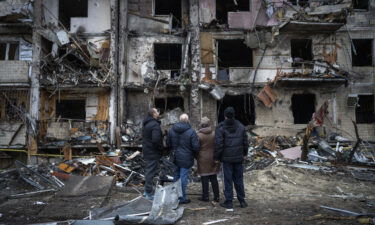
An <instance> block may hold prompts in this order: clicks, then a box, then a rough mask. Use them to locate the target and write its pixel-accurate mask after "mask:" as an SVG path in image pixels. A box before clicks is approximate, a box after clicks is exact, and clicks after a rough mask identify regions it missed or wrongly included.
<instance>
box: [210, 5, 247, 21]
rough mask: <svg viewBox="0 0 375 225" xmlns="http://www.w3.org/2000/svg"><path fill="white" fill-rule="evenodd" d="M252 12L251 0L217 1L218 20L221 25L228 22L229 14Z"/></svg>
mask: <svg viewBox="0 0 375 225" xmlns="http://www.w3.org/2000/svg"><path fill="white" fill-rule="evenodd" d="M240 11H245V12H247V11H250V1H249V0H236V1H233V0H216V19H217V21H218V22H219V23H220V24H226V23H227V22H228V12H240Z"/></svg>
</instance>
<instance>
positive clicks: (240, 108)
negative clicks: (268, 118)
mask: <svg viewBox="0 0 375 225" xmlns="http://www.w3.org/2000/svg"><path fill="white" fill-rule="evenodd" d="M229 106H231V107H233V108H234V110H235V112H236V114H235V118H236V119H237V120H239V121H240V122H241V123H242V124H243V125H245V126H247V125H254V124H255V108H254V98H253V96H252V95H250V94H245V95H225V96H224V98H223V99H222V100H221V101H218V102H217V108H218V122H219V123H220V122H221V121H223V120H224V110H225V109H226V108H227V107H229Z"/></svg>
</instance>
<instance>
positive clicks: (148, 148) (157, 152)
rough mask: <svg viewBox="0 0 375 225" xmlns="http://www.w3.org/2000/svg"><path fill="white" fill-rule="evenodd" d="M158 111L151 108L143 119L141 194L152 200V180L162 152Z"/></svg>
mask: <svg viewBox="0 0 375 225" xmlns="http://www.w3.org/2000/svg"><path fill="white" fill-rule="evenodd" d="M158 117H159V112H158V110H157V109H155V108H152V109H150V110H149V112H148V115H147V117H146V119H145V120H144V121H143V130H142V135H143V137H142V151H143V159H144V160H145V192H144V193H143V196H144V197H146V198H147V199H149V200H153V197H154V196H153V186H154V184H153V180H154V177H155V176H156V174H157V172H158V168H159V160H160V158H161V153H162V131H161V128H160V122H159V121H158V120H157V119H158Z"/></svg>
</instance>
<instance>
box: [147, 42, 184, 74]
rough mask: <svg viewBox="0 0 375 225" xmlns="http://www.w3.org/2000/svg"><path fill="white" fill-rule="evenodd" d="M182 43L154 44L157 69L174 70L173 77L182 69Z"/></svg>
mask: <svg viewBox="0 0 375 225" xmlns="http://www.w3.org/2000/svg"><path fill="white" fill-rule="evenodd" d="M181 55H182V45H181V44H154V57H155V69H157V70H172V78H173V77H175V76H177V74H178V72H179V71H180V69H181Z"/></svg>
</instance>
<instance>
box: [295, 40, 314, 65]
mask: <svg viewBox="0 0 375 225" xmlns="http://www.w3.org/2000/svg"><path fill="white" fill-rule="evenodd" d="M290 48H291V50H290V53H291V56H292V59H293V64H292V66H293V67H301V66H305V67H309V66H312V64H311V62H310V63H308V64H304V63H305V62H306V61H312V59H313V54H312V41H311V39H291V40H290Z"/></svg>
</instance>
